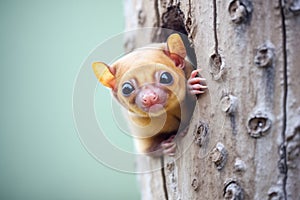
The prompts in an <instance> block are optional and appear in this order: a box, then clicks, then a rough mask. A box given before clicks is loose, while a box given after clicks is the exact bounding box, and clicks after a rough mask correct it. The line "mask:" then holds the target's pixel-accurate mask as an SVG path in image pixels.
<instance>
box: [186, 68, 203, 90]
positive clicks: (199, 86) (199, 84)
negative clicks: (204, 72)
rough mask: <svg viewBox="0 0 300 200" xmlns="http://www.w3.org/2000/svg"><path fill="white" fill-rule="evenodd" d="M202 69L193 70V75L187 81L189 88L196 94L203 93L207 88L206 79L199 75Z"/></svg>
mask: <svg viewBox="0 0 300 200" xmlns="http://www.w3.org/2000/svg"><path fill="white" fill-rule="evenodd" d="M200 71H201V70H200V69H197V70H194V71H192V73H191V76H190V78H189V80H188V81H187V87H188V90H189V91H190V93H191V94H194V95H196V94H203V93H204V92H205V90H206V89H207V85H206V79H205V78H203V77H198V76H197V75H198V73H199V72H200Z"/></svg>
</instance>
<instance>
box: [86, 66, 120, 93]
mask: <svg viewBox="0 0 300 200" xmlns="http://www.w3.org/2000/svg"><path fill="white" fill-rule="evenodd" d="M92 67H93V70H94V73H95V75H96V77H97V79H98V80H99V82H100V83H102V84H103V85H104V86H106V87H109V88H112V89H114V88H115V85H116V77H115V73H114V72H113V70H111V69H110V67H109V66H108V65H106V64H105V63H102V62H94V63H93V64H92Z"/></svg>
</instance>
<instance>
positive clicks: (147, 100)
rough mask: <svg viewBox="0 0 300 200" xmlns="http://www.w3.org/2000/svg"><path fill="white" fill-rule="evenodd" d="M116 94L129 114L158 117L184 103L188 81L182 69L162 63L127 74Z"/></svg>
mask: <svg viewBox="0 0 300 200" xmlns="http://www.w3.org/2000/svg"><path fill="white" fill-rule="evenodd" d="M116 92H117V93H116V97H117V99H118V100H119V101H120V102H121V103H122V104H123V105H124V106H125V107H126V108H127V109H129V110H130V111H132V112H134V113H138V114H141V115H147V114H148V113H149V112H150V113H151V114H152V115H159V114H161V113H162V112H164V111H168V110H169V109H171V108H172V106H174V105H178V103H180V102H182V101H183V100H184V98H185V94H186V81H185V76H184V73H183V71H182V70H181V69H178V68H176V67H173V68H172V67H170V66H166V65H164V64H161V63H152V64H145V65H141V66H138V67H136V66H135V67H132V69H130V70H128V71H127V72H125V73H124V74H123V76H122V78H121V79H120V80H119V81H118V83H117V91H116Z"/></svg>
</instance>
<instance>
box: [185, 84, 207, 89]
mask: <svg viewBox="0 0 300 200" xmlns="http://www.w3.org/2000/svg"><path fill="white" fill-rule="evenodd" d="M189 89H190V90H201V89H207V86H206V85H201V84H194V85H190V86H189Z"/></svg>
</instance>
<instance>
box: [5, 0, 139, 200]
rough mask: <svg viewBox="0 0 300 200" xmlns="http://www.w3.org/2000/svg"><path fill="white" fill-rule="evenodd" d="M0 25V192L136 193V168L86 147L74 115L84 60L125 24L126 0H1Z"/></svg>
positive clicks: (89, 196) (84, 198)
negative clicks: (99, 157) (100, 158)
mask: <svg viewBox="0 0 300 200" xmlns="http://www.w3.org/2000/svg"><path fill="white" fill-rule="evenodd" d="M0 25H1V28H0V36H1V37H0V45H1V47H0V50H1V52H0V57H1V59H0V65H1V68H0V89H1V101H0V102H1V104H0V118H1V121H0V199H1V200H2V199H3V200H17V199H18V200H19V199H22V200H27V199H28V200H29V199H30V200H35V199H38V200H44V199H49V200H50V199H51V200H53V199H56V200H61V199H72V200H76V199H78V200H93V199H132V200H134V199H139V192H138V185H137V181H136V176H135V175H132V174H126V173H121V172H117V171H114V170H112V169H109V168H107V167H105V166H103V165H101V164H100V163H99V162H97V161H96V160H95V159H94V158H93V157H92V156H91V155H90V154H89V153H88V152H87V151H86V150H85V148H84V147H83V146H82V144H81V142H80V140H79V137H78V135H77V133H76V129H75V124H74V120H73V114H72V92H73V84H74V81H75V79H76V76H77V73H78V71H79V69H80V67H81V64H82V63H83V61H84V60H85V59H86V57H87V56H88V55H89V53H90V52H91V50H93V49H94V48H95V47H96V46H97V45H98V44H100V43H101V42H102V41H104V40H105V39H107V38H109V37H111V36H112V35H115V34H118V33H120V32H122V31H123V30H124V17H123V2H122V1H121V0H118V1H101V0H93V1H92V0H86V1H83V0H81V1H71V0H62V1H43V0H40V1H39V0H35V1H33V0H27V1H23V0H7V1H3V0H2V1H0ZM120 45H121V44H120ZM106 98H110V96H106Z"/></svg>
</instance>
